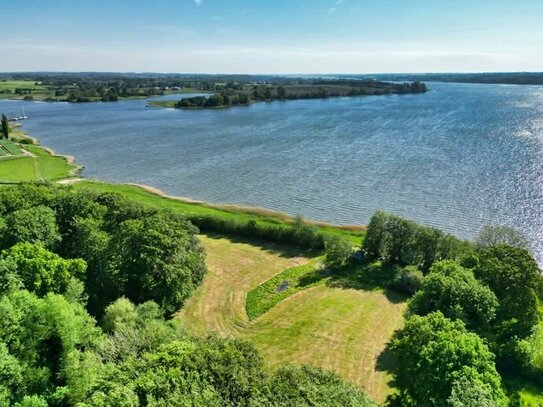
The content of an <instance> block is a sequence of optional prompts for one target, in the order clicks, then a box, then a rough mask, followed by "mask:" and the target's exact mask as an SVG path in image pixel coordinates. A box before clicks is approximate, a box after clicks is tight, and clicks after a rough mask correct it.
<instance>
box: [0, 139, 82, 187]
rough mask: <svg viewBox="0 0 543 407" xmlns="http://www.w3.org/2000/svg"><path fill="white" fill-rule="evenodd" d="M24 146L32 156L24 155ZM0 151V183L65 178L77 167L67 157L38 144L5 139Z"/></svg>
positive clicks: (0, 144) (0, 145)
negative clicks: (57, 154) (19, 143)
mask: <svg viewBox="0 0 543 407" xmlns="http://www.w3.org/2000/svg"><path fill="white" fill-rule="evenodd" d="M23 148H24V150H26V151H28V152H29V153H30V154H31V155H32V156H31V155H26V156H23V155H22V153H23ZM0 152H2V153H3V154H0V183H13V182H25V181H41V180H57V179H63V178H68V177H70V176H71V174H72V173H73V171H74V170H75V169H76V166H75V165H73V164H70V163H69V162H68V161H67V160H66V159H65V158H63V157H59V156H54V155H51V154H50V153H49V152H48V151H47V150H45V149H43V148H42V147H40V146H36V145H30V144H25V145H24V147H21V145H18V144H15V143H13V142H11V141H6V140H3V141H2V142H1V143H0ZM9 154H11V155H9Z"/></svg>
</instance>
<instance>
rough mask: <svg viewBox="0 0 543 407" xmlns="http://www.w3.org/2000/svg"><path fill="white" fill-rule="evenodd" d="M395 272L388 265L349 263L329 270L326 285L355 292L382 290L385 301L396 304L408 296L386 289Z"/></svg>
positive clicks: (365, 262) (394, 267)
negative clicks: (354, 290)
mask: <svg viewBox="0 0 543 407" xmlns="http://www.w3.org/2000/svg"><path fill="white" fill-rule="evenodd" d="M396 271H397V269H396V266H393V265H391V264H388V263H381V262H369V261H364V262H351V263H349V264H346V265H345V266H343V267H341V268H337V269H334V270H330V271H329V272H328V276H329V279H328V281H327V282H326V285H327V286H329V287H334V288H346V289H349V288H350V289H356V290H370V291H371V290H384V292H385V295H386V297H387V299H388V300H389V301H390V302H392V303H394V304H398V303H401V302H404V301H406V300H407V298H409V296H408V295H406V294H403V293H400V292H398V291H395V290H391V289H389V288H388V286H389V285H390V282H391V281H392V280H393V278H394V276H395V274H396Z"/></svg>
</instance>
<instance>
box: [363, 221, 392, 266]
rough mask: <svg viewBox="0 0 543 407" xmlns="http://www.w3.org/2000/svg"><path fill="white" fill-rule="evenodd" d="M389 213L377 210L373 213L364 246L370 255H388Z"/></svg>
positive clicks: (377, 256)
mask: <svg viewBox="0 0 543 407" xmlns="http://www.w3.org/2000/svg"><path fill="white" fill-rule="evenodd" d="M388 217H389V216H388V214H387V213H386V212H383V211H377V212H375V213H374V214H373V216H372V217H371V219H370V223H369V224H368V230H367V232H366V237H365V238H364V243H363V246H362V248H363V249H364V250H365V251H366V253H367V254H368V256H370V257H372V258H374V259H378V258H381V257H386V256H388V235H387V229H386V226H387V222H388Z"/></svg>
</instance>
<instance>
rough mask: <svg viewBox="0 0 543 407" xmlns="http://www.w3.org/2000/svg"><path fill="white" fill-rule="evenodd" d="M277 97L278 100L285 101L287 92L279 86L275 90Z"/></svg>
mask: <svg viewBox="0 0 543 407" xmlns="http://www.w3.org/2000/svg"><path fill="white" fill-rule="evenodd" d="M277 97H278V98H279V99H286V98H287V90H286V89H285V87H284V86H279V87H278V88H277Z"/></svg>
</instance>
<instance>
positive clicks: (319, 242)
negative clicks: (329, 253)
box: [188, 215, 326, 250]
mask: <svg viewBox="0 0 543 407" xmlns="http://www.w3.org/2000/svg"><path fill="white" fill-rule="evenodd" d="M188 219H189V220H190V221H191V223H192V224H194V225H195V226H197V227H198V228H199V229H200V230H202V231H206V232H219V233H226V234H231V235H238V236H248V237H256V238H261V239H266V240H271V241H274V242H279V243H287V244H292V245H295V246H301V247H307V248H310V249H316V250H321V249H324V244H325V240H326V235H325V234H324V233H322V232H320V231H319V229H318V228H317V227H316V226H313V225H310V224H307V223H304V222H303V221H302V220H301V219H299V218H298V219H297V220H296V222H295V223H294V224H293V225H292V226H286V225H279V224H278V225H269V224H261V223H258V222H256V221H254V220H249V221H247V222H242V221H239V220H237V219H234V218H221V217H219V216H213V215H192V216H191V215H189V216H188Z"/></svg>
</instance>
